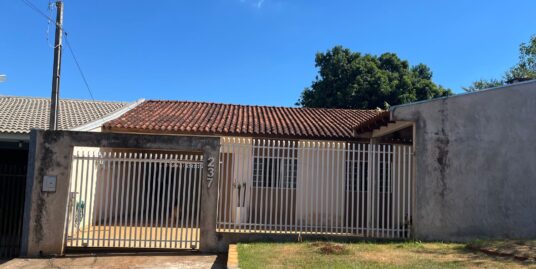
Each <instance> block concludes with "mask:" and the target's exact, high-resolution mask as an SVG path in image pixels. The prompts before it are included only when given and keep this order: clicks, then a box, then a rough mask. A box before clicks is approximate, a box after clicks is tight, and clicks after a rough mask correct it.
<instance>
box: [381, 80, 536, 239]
mask: <svg viewBox="0 0 536 269" xmlns="http://www.w3.org/2000/svg"><path fill="white" fill-rule="evenodd" d="M391 112H392V113H391V116H392V119H393V120H398V121H401V120H403V121H414V122H415V124H416V125H415V126H416V129H415V136H416V137H415V152H416V156H415V158H416V167H415V168H416V200H415V216H414V219H413V224H414V231H415V236H416V238H417V239H422V240H447V241H468V240H473V239H478V238H536V120H535V115H536V81H531V82H525V83H520V84H515V85H511V86H506V87H500V88H496V89H490V90H485V91H481V92H476V93H471V94H465V95H457V96H453V97H448V98H442V99H436V100H433V101H427V102H421V103H415V104H409V105H402V106H397V107H394V108H392V109H391Z"/></svg>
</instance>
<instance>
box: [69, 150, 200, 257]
mask: <svg viewBox="0 0 536 269" xmlns="http://www.w3.org/2000/svg"><path fill="white" fill-rule="evenodd" d="M202 162H203V160H202V155H195V154H180V153H169V152H167V153H164V152H155V151H143V152H142V151H132V150H114V149H103V148H82V149H77V148H75V151H74V154H73V160H72V166H71V182H70V194H69V202H68V213H67V214H68V216H67V227H66V233H65V234H66V240H65V242H66V246H67V247H69V248H79V247H89V248H151V249H198V248H199V236H200V234H199V208H200V193H201V177H202V175H201V174H202Z"/></svg>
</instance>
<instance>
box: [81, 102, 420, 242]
mask: <svg viewBox="0 0 536 269" xmlns="http://www.w3.org/2000/svg"><path fill="white" fill-rule="evenodd" d="M102 131H103V132H113V133H134V134H158V135H174V136H205V137H206V136H209V137H217V138H219V139H220V143H221V156H220V162H221V167H220V170H221V172H220V173H221V176H220V179H219V187H220V197H221V199H220V200H221V201H220V204H219V216H218V219H219V228H220V230H221V231H228V230H229V229H230V228H231V227H234V226H237V227H238V226H240V227H242V226H245V225H249V226H251V225H253V224H254V225H257V226H258V227H257V228H258V229H262V230H264V231H278V230H280V229H284V228H285V227H289V226H291V225H297V224H298V223H302V225H303V222H307V223H306V226H308V228H310V229H311V231H313V230H314V231H317V230H318V229H338V230H342V229H345V230H347V231H346V232H348V230H352V231H351V232H350V233H355V234H365V233H368V231H367V228H365V226H368V224H367V223H366V222H367V212H368V214H369V216H368V218H372V217H374V216H370V214H372V213H374V214H375V213H378V212H381V211H382V209H383V210H384V212H382V213H381V215H379V213H378V216H376V217H375V218H376V223H375V224H374V225H375V227H376V226H377V227H380V226H381V227H382V229H383V231H382V233H385V234H386V236H387V233H388V232H389V233H390V232H392V233H393V235H392V236H393V237H396V236H394V230H395V229H396V230H397V231H399V233H400V236H403V237H406V236H408V235H409V231H408V225H407V224H405V223H407V222H409V218H410V214H409V212H405V213H398V220H396V221H395V220H394V218H391V216H390V215H392V214H394V212H392V213H391V212H387V211H386V210H387V206H388V205H387V204H388V203H389V206H392V205H394V206H400V207H402V206H403V207H404V210H406V208H409V204H410V202H411V201H409V200H408V201H405V200H404V203H402V202H403V201H402V199H403V198H402V196H401V195H400V194H398V193H396V194H393V193H395V192H394V191H393V190H392V189H391V188H390V187H388V186H387V185H388V182H389V181H390V179H387V176H388V174H387V172H385V173H384V172H382V171H383V170H387V169H393V167H394V166H393V167H392V166H391V164H390V163H394V162H397V161H398V163H399V164H401V167H404V168H406V167H408V168H407V170H408V172H407V173H409V166H410V164H411V163H410V161H409V157H407V158H406V157H405V156H406V155H410V154H412V152H411V150H410V147H411V145H412V137H413V131H412V124H411V123H410V124H408V123H406V122H396V123H395V122H390V120H389V112H388V111H382V110H378V109H377V110H356V109H324V108H291V107H270V106H247V105H232V104H220V103H206V102H190V101H158V100H149V101H144V102H143V103H141V104H140V105H138V106H136V107H135V108H133V109H132V110H129V111H128V112H126V113H124V114H122V115H121V116H120V117H117V118H115V119H113V120H111V121H108V122H106V123H104V124H103V126H102ZM371 143H373V144H375V145H378V148H377V149H376V148H374V149H375V150H376V152H374V153H371V154H369V153H367V152H368V151H369V150H371V149H372V147H371V148H369V147H368V145H369V144H371ZM382 145H383V146H382ZM397 145H398V146H400V147H399V148H397V149H404V150H405V151H404V152H402V151H400V152H399V155H396V156H399V157H400V160H398V159H396V158H395V157H396V156H395V155H393V152H392V151H395V150H396V149H395V147H396V146H397ZM343 147H344V148H345V150H346V151H345V152H344V151H343ZM351 147H353V148H351ZM100 151H101V152H108V153H109V152H115V153H117V154H124V155H123V156H124V157H125V158H126V154H128V151H125V150H120V149H115V150H114V149H100ZM137 153H139V154H143V153H144V151H138V152H137ZM145 153H151V151H145ZM152 153H153V154H155V152H152ZM166 153H168V154H171V153H170V152H165V151H164V152H162V151H159V152H156V155H158V154H164V155H165V154H166ZM86 154H91V153H88V152H86ZM94 154H96V153H94ZM402 154H405V155H404V157H403V156H402ZM388 155H389V157H386V156H388ZM373 157H378V160H377V161H376V159H372V160H368V158H373ZM402 157H403V158H404V159H402ZM129 158H130V157H129ZM164 158H165V157H164ZM382 158H383V159H382ZM387 158H388V159H389V160H387ZM380 159H381V160H380ZM87 162H89V163H91V160H89V159H88V160H87ZM368 162H371V163H372V162H374V163H375V164H374V165H370V166H369V165H368ZM388 162H389V164H387V163H388ZM326 163H327V164H326ZM90 166H91V164H90ZM315 168H318V169H316V170H314V169H315ZM166 169H169V167H168V168H165V169H164V170H163V171H166ZM369 169H370V171H369ZM374 169H375V170H374ZM308 170H310V172H308ZM321 170H322V171H321ZM350 170H352V171H350ZM372 170H374V171H372ZM376 170H377V171H376ZM380 170H382V171H380ZM99 171H100V172H99ZM369 172H370V173H371V174H372V175H373V176H375V177H383V178H381V179H378V180H377V181H378V182H376V185H377V186H375V190H374V191H376V192H378V195H376V196H375V197H368V196H367V195H369V196H370V195H372V192H371V191H369V190H367V186H366V184H367V178H368V176H367V173H369ZM395 172H396V171H393V175H389V176H390V177H392V178H394V174H395ZM99 173H103V174H106V171H104V172H103V171H102V170H99V169H97V170H95V174H99ZM111 173H112V174H114V172H111ZM156 173H160V172H156ZM162 173H163V172H162ZM398 173H399V174H401V173H402V172H398ZM163 176H164V177H165V178H166V179H164V182H163V183H162V184H163V186H166V188H171V185H172V184H171V180H172V177H171V176H169V175H167V176H166V175H163ZM84 177H85V176H84V175H82V174H80V175H79V176H78V177H77V178H78V179H79V180H83V179H80V178H84ZM131 177H136V172H134V171H133V172H132V174H131V175H130V176H129V178H131ZM409 178H410V177H409V175H408V176H406V177H405V178H404V180H406V181H408V182H406V183H405V184H408V186H405V189H404V190H402V189H399V190H398V191H399V192H400V193H401V192H407V193H409V192H410V188H409ZM146 180H149V179H146ZM380 180H383V181H384V182H383V183H380ZM306 181H307V184H308V186H307V187H304V185H305V182H306ZM91 182H94V183H95V185H94V186H93V187H92V188H91V187H90V188H89V190H85V188H86V187H79V188H83V189H78V190H75V189H73V190H71V192H72V193H84V192H90V193H94V195H90V196H91V197H94V198H93V199H91V198H86V199H81V198H80V199H78V200H80V201H82V202H84V203H86V204H89V205H92V207H93V208H86V209H85V211H87V212H86V213H84V214H83V215H90V214H92V215H94V216H95V221H104V222H107V221H108V219H109V218H113V217H115V214H123V213H122V212H120V213H117V212H115V211H114V212H115V213H111V211H110V212H107V213H106V215H107V216H106V217H104V219H103V217H98V216H102V215H105V214H104V211H105V207H106V206H109V205H108V204H105V203H104V202H102V203H103V204H104V205H101V203H99V202H98V201H99V197H100V196H102V195H104V194H101V193H99V190H102V191H103V192H104V191H105V190H106V189H111V188H112V186H111V185H110V186H109V185H106V186H105V187H104V188H102V186H100V185H98V184H99V183H98V181H97V180H95V181H91ZM102 184H109V183H102ZM147 184H148V185H149V183H147ZM332 184H335V185H336V187H335V186H333V187H331V185H332ZM370 184H373V183H370ZM74 185H75V184H71V187H73V186H74ZM76 185H78V186H83V183H81V182H79V183H77V184H76ZM297 186H300V188H298V187H297ZM180 188H181V186H177V187H175V189H173V190H171V192H172V193H173V192H180ZM325 188H331V189H330V192H333V193H321V192H323V189H325ZM371 188H372V186H371ZM116 189H119V188H117V187H116ZM336 191H337V192H340V194H339V195H338V196H337V197H335V192H336ZM188 192H195V190H194V189H189V191H188ZM313 192H316V193H317V194H318V197H314V196H312V195H311V193H313ZM388 192H389V193H388ZM117 195H118V196H119V195H122V194H119V193H117ZM192 196H193V197H196V196H199V194H193V195H192ZM380 196H381V199H380ZM106 197H107V198H108V199H109V200H110V201H115V200H116V198H115V196H114V195H113V194H106V196H105V198H106ZM267 197H270V198H272V197H274V198H272V199H276V200H277V199H284V200H286V202H285V203H282V202H277V203H275V202H273V201H271V202H268V201H264V200H265V199H267ZM406 197H407V199H409V197H410V195H409V194H408V195H406ZM373 198H376V199H377V200H374V201H369V200H370V199H373ZM138 199H144V197H143V195H142V198H138ZM162 199H165V197H163V198H162ZM395 199H396V200H397V201H395ZM358 200H359V201H358ZM361 200H362V201H361ZM365 200H367V201H365ZM119 201H122V198H119ZM311 202H314V203H315V208H313V207H312V206H311V205H310V203H311ZM358 202H359V203H360V204H362V205H361V206H362V207H363V208H362V209H359V208H357V207H356V208H352V209H351V210H353V213H352V212H348V211H349V210H350V208H347V207H348V205H349V204H352V203H358ZM126 203H127V202H126V201H125V204H126ZM129 203H131V204H134V203H136V201H134V200H131V201H129ZM140 204H141V202H140ZM160 204H162V205H163V204H165V201H160ZM171 206H177V202H174V203H173V205H171ZM333 207H337V210H333V209H332V208H333ZM73 210H74V209H73ZM184 210H185V211H186V213H185V214H187V215H188V214H193V213H192V212H190V211H188V210H194V209H193V207H192V208H190V209H184ZM390 210H391V209H390ZM391 211H392V210H391ZM408 211H409V210H408ZM128 214H130V213H128ZM132 214H134V213H132ZM402 214H403V215H402ZM276 218H277V219H278V220H276ZM283 218H285V219H286V220H283ZM388 218H389V220H388ZM334 220H336V221H337V222H340V223H337V225H335V224H334V223H332V222H333V221H334ZM344 222H354V223H353V224H349V223H347V224H346V225H343V223H344ZM83 224H87V223H83ZM78 225H80V224H77V226H78ZM88 225H89V224H88ZM404 225H405V228H400V227H402V226H404ZM350 226H351V227H350ZM400 231H402V232H400ZM377 234H378V235H379V233H377Z"/></svg>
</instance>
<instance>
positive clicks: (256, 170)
mask: <svg viewBox="0 0 536 269" xmlns="http://www.w3.org/2000/svg"><path fill="white" fill-rule="evenodd" d="M274 150H275V151H274ZM297 157H298V156H297V151H296V150H295V149H293V148H289V147H284V148H283V147H281V148H277V149H274V148H271V149H268V148H260V147H258V146H254V148H253V186H254V187H263V188H281V189H285V188H291V189H295V188H296V178H297V176H298V158H297Z"/></svg>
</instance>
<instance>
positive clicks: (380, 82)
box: [296, 46, 452, 109]
mask: <svg viewBox="0 0 536 269" xmlns="http://www.w3.org/2000/svg"><path fill="white" fill-rule="evenodd" d="M315 63H316V64H315V66H316V67H317V68H318V75H317V76H316V79H315V80H314V81H313V83H312V85H311V86H310V87H308V88H305V89H304V91H303V92H302V94H301V97H300V99H299V100H298V102H297V103H296V104H297V105H301V106H304V107H327V108H358V109H374V108H378V107H379V108H384V107H386V106H389V105H398V104H404V103H409V102H414V101H419V100H426V99H431V98H434V97H440V96H447V95H451V94H452V91H450V90H449V89H445V88H443V87H441V86H439V85H437V84H435V83H434V82H433V81H432V71H431V70H430V68H429V67H428V66H426V65H424V64H418V65H415V66H410V65H409V63H408V61H405V60H401V59H400V58H399V57H398V56H397V55H396V54H394V53H384V54H382V55H380V56H375V55H370V54H364V55H362V54H361V53H359V52H352V51H350V50H349V49H347V48H343V47H342V46H336V47H334V48H332V49H331V50H328V51H326V52H325V53H317V54H316V58H315Z"/></svg>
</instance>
